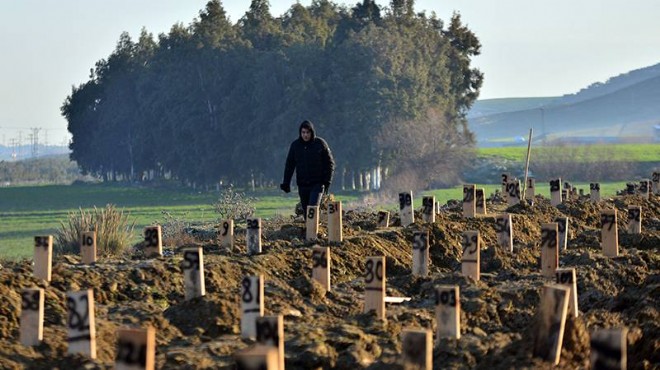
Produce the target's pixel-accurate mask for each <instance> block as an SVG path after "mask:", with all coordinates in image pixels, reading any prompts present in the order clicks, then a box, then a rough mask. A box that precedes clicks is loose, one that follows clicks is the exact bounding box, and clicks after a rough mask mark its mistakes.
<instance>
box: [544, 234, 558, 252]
mask: <svg viewBox="0 0 660 370" xmlns="http://www.w3.org/2000/svg"><path fill="white" fill-rule="evenodd" d="M541 246H546V247H547V248H550V249H552V248H557V231H556V230H548V229H543V230H541Z"/></svg>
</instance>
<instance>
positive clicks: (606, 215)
mask: <svg viewBox="0 0 660 370" xmlns="http://www.w3.org/2000/svg"><path fill="white" fill-rule="evenodd" d="M616 219H617V217H616V209H606V210H603V211H601V212H600V235H601V242H600V245H601V247H602V248H603V255H605V256H607V257H617V256H618V255H619V229H618V227H617V223H616Z"/></svg>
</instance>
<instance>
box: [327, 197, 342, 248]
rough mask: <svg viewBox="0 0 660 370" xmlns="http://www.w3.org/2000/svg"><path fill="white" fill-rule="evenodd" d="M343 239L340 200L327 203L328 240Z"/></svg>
mask: <svg viewBox="0 0 660 370" xmlns="http://www.w3.org/2000/svg"><path fill="white" fill-rule="evenodd" d="M343 240H344V237H343V234H342V212H341V202H339V201H337V202H330V203H328V241H330V242H333V243H341V242H342V241H343Z"/></svg>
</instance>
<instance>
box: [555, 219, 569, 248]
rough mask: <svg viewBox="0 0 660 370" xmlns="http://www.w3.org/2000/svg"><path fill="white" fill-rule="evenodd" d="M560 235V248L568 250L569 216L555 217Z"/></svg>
mask: <svg viewBox="0 0 660 370" xmlns="http://www.w3.org/2000/svg"><path fill="white" fill-rule="evenodd" d="M555 222H556V223H557V232H558V237H559V239H558V240H559V248H560V249H561V250H566V248H567V247H568V217H555Z"/></svg>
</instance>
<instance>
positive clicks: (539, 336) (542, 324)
mask: <svg viewBox="0 0 660 370" xmlns="http://www.w3.org/2000/svg"><path fill="white" fill-rule="evenodd" d="M568 296H569V289H568V288H567V287H565V286H562V285H556V284H546V285H544V286H543V288H542V290H541V303H540V305H539V312H538V314H537V326H536V332H535V334H536V335H535V336H534V357H540V358H542V359H543V360H545V361H549V362H551V363H553V364H555V365H558V364H559V356H560V355H561V346H562V340H563V338H564V326H565V324H566V315H567V311H568Z"/></svg>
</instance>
